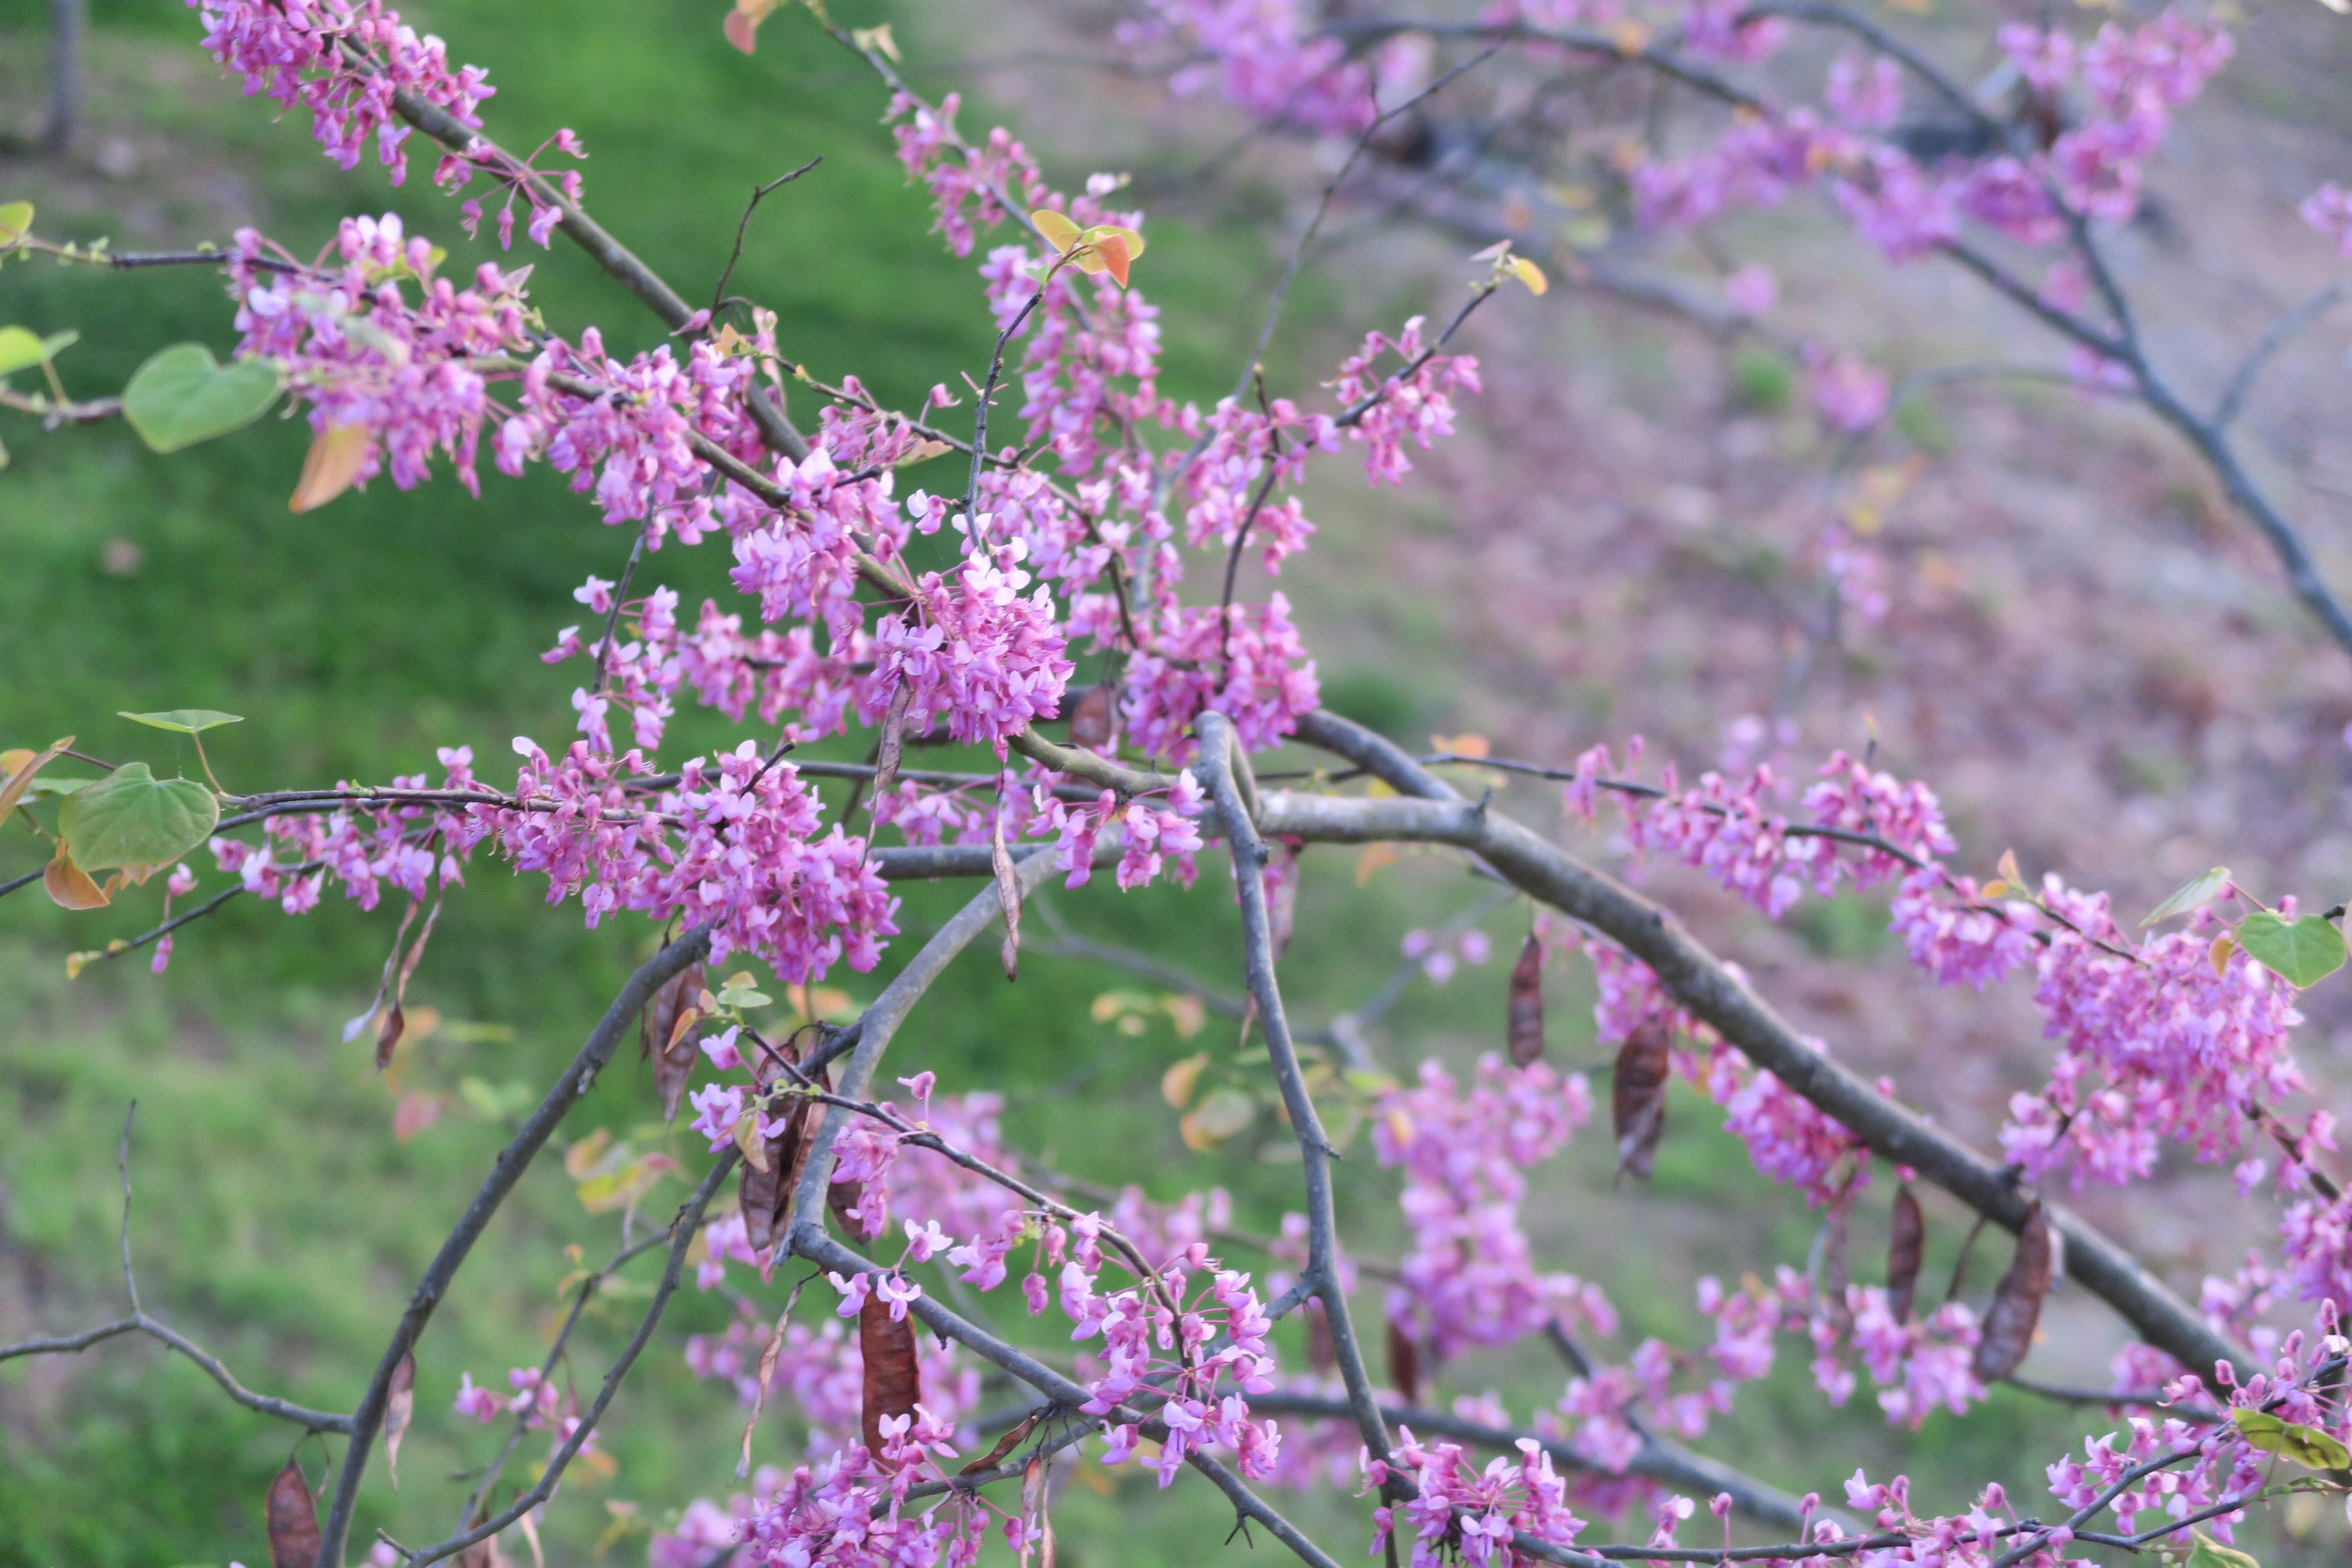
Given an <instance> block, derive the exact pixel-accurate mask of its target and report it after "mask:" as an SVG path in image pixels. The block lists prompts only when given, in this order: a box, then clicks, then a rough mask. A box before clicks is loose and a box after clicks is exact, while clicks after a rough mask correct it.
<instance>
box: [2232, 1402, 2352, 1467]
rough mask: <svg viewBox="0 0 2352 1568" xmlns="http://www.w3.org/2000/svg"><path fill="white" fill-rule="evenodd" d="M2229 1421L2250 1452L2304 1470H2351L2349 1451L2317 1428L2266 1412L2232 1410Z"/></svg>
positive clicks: (2351, 1461) (2351, 1459) (2350, 1454)
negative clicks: (2273, 1456)
mask: <svg viewBox="0 0 2352 1568" xmlns="http://www.w3.org/2000/svg"><path fill="white" fill-rule="evenodd" d="M2230 1419H2231V1421H2232V1422H2235V1423H2236V1424H2237V1427H2238V1435H2239V1436H2242V1437H2243V1438H2245V1440H2246V1446H2247V1447H2250V1448H2260V1449H2261V1450H2262V1451H2263V1453H2265V1454H2276V1455H2278V1456H2279V1457H2280V1458H2286V1459H2292V1460H2294V1462H2295V1463H2296V1464H2298V1465H2301V1466H2302V1467H2303V1468H2305V1469H2306V1470H2341V1469H2345V1468H2352V1448H2347V1447H2345V1446H2344V1445H2343V1444H2341V1443H2339V1442H2337V1441H2336V1439H2335V1438H2333V1437H2331V1436H2328V1435H2327V1434H2326V1433H2325V1432H2323V1431H2321V1430H2320V1429H2319V1428H2318V1427H2316V1426H2297V1425H2296V1424H2295V1423H2294V1422H2292V1421H2282V1420H2280V1419H2279V1418H2278V1417H2277V1416H2275V1415H2272V1414H2271V1413H2270V1412H2269V1411H2267V1410H2232V1411H2231V1412H2230Z"/></svg>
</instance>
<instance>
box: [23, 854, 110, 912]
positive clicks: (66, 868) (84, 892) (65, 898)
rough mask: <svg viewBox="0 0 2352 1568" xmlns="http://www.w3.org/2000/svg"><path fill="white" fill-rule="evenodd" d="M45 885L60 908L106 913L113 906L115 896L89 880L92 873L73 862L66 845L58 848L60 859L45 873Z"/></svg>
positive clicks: (42, 876)
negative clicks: (108, 907)
mask: <svg viewBox="0 0 2352 1568" xmlns="http://www.w3.org/2000/svg"><path fill="white" fill-rule="evenodd" d="M41 886H42V887H44V888H46V889H48V893H49V897H50V898H52V899H54V900H57V902H58V906H59V907H60V908H63V909H68V910H102V909H104V908H105V907H106V906H107V905H108V904H110V903H111V902H112V901H113V899H114V895H113V894H111V893H110V892H108V891H107V890H106V889H103V888H101V887H100V886H99V885H98V884H97V883H96V882H93V881H91V880H90V879H89V872H87V871H85V870H83V869H82V868H80V867H79V866H77V865H75V864H74V863H73V857H72V856H70V855H68V854H67V853H66V848H65V846H64V845H62V844H60V845H58V854H57V858H55V859H54V860H51V861H50V862H49V864H48V868H47V870H45V871H43V872H42V873H41Z"/></svg>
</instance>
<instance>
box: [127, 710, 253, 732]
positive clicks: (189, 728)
mask: <svg viewBox="0 0 2352 1568" xmlns="http://www.w3.org/2000/svg"><path fill="white" fill-rule="evenodd" d="M115 717H116V718H118V719H128V720H130V721H131V722H132V723H133V724H144V725H146V726H147V727H148V728H149V729H151V730H169V731H172V732H173V734H175V735H201V734H203V733H204V732H205V731H207V730H217V729H219V728H220V727H221V726H222V725H224V724H242V723H244V722H245V715H244V714H242V713H224V712H222V711H221V710H219V709H217V708H173V709H171V710H167V711H165V712H162V713H121V712H118V713H117V714H116V715H115Z"/></svg>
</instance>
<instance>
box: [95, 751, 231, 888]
mask: <svg viewBox="0 0 2352 1568" xmlns="http://www.w3.org/2000/svg"><path fill="white" fill-rule="evenodd" d="M219 820H220V801H219V800H218V799H217V798H215V796H214V795H213V792H212V791H210V790H208V789H206V788H205V786H204V785H202V784H197V783H194V781H192V780H189V779H159V778H157V777H155V775H154V774H152V773H150V772H148V771H147V764H146V763H123V764H122V765H121V767H119V768H117V769H115V770H114V771H113V772H112V773H109V774H107V775H106V777H105V778H103V779H101V780H100V781H99V782H98V783H96V784H88V785H85V786H84V787H82V788H80V789H78V790H76V791H74V793H73V794H71V795H68V796H67V797H66V803H65V805H63V806H62V807H61V808H59V810H58V834H59V836H60V837H63V838H64V839H65V841H66V845H67V847H68V848H70V849H71V850H72V852H73V858H74V863H75V864H76V865H78V866H79V867H80V868H82V869H83V870H85V871H107V870H115V869H120V870H123V871H128V872H129V873H130V874H131V877H132V879H145V878H146V877H147V876H148V875H149V874H150V873H151V872H153V871H155V870H157V869H159V868H163V867H165V866H168V865H170V864H171V863H172V862H173V861H174V860H176V859H178V858H180V857H181V856H183V855H185V854H186V853H187V852H188V851H189V850H191V849H194V847H196V846H197V845H199V844H202V843H203V842H204V841H205V838H206V837H209V836H210V835H211V833H212V830H213V825H214V824H215V823H216V822H218V821H219Z"/></svg>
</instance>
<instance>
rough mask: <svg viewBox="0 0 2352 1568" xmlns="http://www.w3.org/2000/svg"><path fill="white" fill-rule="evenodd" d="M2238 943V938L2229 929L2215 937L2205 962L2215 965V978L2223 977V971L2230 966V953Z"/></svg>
mask: <svg viewBox="0 0 2352 1568" xmlns="http://www.w3.org/2000/svg"><path fill="white" fill-rule="evenodd" d="M2237 945H2238V942H2237V939H2236V938H2235V937H2233V936H2231V934H2230V933H2229V932H2228V931H2223V932H2222V933H2221V935H2220V936H2217V937H2215V938H2214V939H2213V945H2212V947H2211V948H2210V950H2208V951H2207V952H2206V954H2205V962H2206V963H2210V964H2211V965H2212V966H2213V978H2214V979H2216V980H2219V979H2221V975H2222V973H2223V972H2224V971H2225V970H2227V969H2228V968H2229V967H2230V953H2231V951H2232V950H2233V949H2235V948H2236V947H2237Z"/></svg>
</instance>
